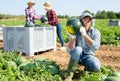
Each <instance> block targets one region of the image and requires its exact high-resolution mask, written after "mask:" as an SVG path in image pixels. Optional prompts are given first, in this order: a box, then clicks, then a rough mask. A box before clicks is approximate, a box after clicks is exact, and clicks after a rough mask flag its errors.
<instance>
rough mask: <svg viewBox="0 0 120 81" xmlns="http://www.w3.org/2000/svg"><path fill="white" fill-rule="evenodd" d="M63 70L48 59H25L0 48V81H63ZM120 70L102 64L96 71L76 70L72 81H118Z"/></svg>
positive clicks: (16, 53)
mask: <svg viewBox="0 0 120 81" xmlns="http://www.w3.org/2000/svg"><path fill="white" fill-rule="evenodd" d="M64 78H65V70H62V69H60V67H59V65H57V64H56V62H54V61H49V60H48V59H43V58H37V59H35V60H33V59H31V58H29V59H26V58H25V57H23V56H22V55H21V54H20V53H18V52H15V51H14V52H13V51H8V52H2V50H0V81H63V80H64ZM119 80H120V72H117V71H115V72H114V71H113V69H112V68H111V67H109V66H107V67H106V66H102V68H101V70H100V71H98V72H89V71H83V70H77V69H76V71H75V73H74V77H73V81H119Z"/></svg>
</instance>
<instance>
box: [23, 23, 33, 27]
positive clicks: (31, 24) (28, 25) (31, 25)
mask: <svg viewBox="0 0 120 81" xmlns="http://www.w3.org/2000/svg"><path fill="white" fill-rule="evenodd" d="M25 27H34V23H33V22H27V23H26V24H25Z"/></svg>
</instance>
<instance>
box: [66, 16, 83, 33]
mask: <svg viewBox="0 0 120 81" xmlns="http://www.w3.org/2000/svg"><path fill="white" fill-rule="evenodd" d="M66 27H67V31H68V33H70V34H72V35H74V34H76V33H78V32H79V29H80V27H81V23H80V21H79V19H78V18H75V17H72V18H69V19H68V20H67V23H66Z"/></svg>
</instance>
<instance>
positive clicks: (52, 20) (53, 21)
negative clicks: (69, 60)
mask: <svg viewBox="0 0 120 81" xmlns="http://www.w3.org/2000/svg"><path fill="white" fill-rule="evenodd" d="M43 7H44V8H45V10H46V11H47V12H46V17H47V18H48V22H46V23H47V24H50V25H52V26H56V29H57V35H58V38H59V39H60V42H61V48H60V50H65V49H66V48H65V47H64V39H63V36H62V27H61V24H60V23H59V20H58V18H57V15H56V12H55V11H54V10H53V9H52V7H51V4H50V2H45V3H44V4H43Z"/></svg>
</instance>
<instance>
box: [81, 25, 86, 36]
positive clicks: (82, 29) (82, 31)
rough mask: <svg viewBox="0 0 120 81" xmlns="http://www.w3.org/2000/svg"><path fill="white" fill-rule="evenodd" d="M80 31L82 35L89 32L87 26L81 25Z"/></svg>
mask: <svg viewBox="0 0 120 81" xmlns="http://www.w3.org/2000/svg"><path fill="white" fill-rule="evenodd" d="M79 32H80V33H81V35H82V36H85V35H86V34H87V33H86V29H85V27H83V26H82V27H80V30H79Z"/></svg>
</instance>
